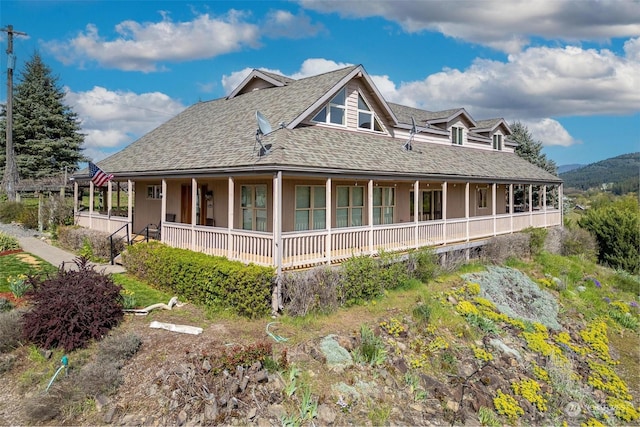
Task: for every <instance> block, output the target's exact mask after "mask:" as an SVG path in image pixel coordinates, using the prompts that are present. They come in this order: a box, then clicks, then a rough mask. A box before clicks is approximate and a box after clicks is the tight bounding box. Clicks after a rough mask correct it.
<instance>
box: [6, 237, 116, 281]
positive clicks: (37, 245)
mask: <svg viewBox="0 0 640 427" xmlns="http://www.w3.org/2000/svg"><path fill="white" fill-rule="evenodd" d="M18 242H19V243H20V247H21V248H22V250H24V251H25V252H29V253H30V254H33V255H35V256H37V257H40V258H42V259H43V260H45V261H47V262H48V263H50V264H52V265H54V266H56V267H60V266H61V265H63V266H64V269H65V270H75V269H77V266H76V263H75V262H74V260H75V259H76V258H77V257H78V256H77V255H76V254H74V253H71V252H67V251H65V250H63V249H60V248H58V247H56V246H53V245H50V244H48V243H47V242H45V241H43V240H40V239H38V238H35V237H19V238H18ZM91 264H92V265H93V266H94V267H95V270H96V271H104V273H106V274H110V273H123V272H124V271H125V269H124V267H123V266H121V265H117V264H116V265H111V264H95V263H91Z"/></svg>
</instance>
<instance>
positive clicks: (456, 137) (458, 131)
mask: <svg viewBox="0 0 640 427" xmlns="http://www.w3.org/2000/svg"><path fill="white" fill-rule="evenodd" d="M463 136H464V128H462V127H456V126H454V127H452V128H451V142H453V144H454V145H462V138H463Z"/></svg>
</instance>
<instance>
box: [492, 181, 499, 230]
mask: <svg viewBox="0 0 640 427" xmlns="http://www.w3.org/2000/svg"><path fill="white" fill-rule="evenodd" d="M497 194H498V192H497V184H496V183H495V182H494V183H493V184H492V185H491V215H493V235H494V236H495V235H496V226H497V223H496V209H497V208H496V206H497V205H496V196H497Z"/></svg>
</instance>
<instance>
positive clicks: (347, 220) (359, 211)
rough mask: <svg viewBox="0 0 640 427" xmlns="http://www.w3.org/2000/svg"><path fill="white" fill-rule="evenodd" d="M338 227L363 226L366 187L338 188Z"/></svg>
mask: <svg viewBox="0 0 640 427" xmlns="http://www.w3.org/2000/svg"><path fill="white" fill-rule="evenodd" d="M336 190H337V192H338V194H337V198H336V227H358V226H360V225H362V224H363V221H362V218H363V214H364V187H357V186H356V187H347V186H340V187H337V188H336Z"/></svg>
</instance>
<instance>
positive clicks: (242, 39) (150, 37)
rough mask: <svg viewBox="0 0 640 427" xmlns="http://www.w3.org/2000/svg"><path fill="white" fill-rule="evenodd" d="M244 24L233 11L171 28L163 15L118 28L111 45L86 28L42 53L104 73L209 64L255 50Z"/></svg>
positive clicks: (253, 30) (255, 33) (253, 29)
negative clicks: (163, 65)
mask: <svg viewBox="0 0 640 427" xmlns="http://www.w3.org/2000/svg"><path fill="white" fill-rule="evenodd" d="M244 18H245V15H244V14H243V13H242V12H238V11H235V10H231V11H229V12H228V13H227V14H226V15H224V16H220V17H212V16H210V15H209V14H202V15H198V16H196V17H195V18H194V19H193V20H192V21H188V22H174V21H172V20H171V19H170V18H169V17H168V16H167V15H166V14H163V18H162V20H161V21H159V22H144V23H139V22H136V21H123V22H121V23H120V24H118V25H116V27H115V31H116V33H117V34H118V37H117V38H116V39H114V40H107V39H105V38H104V37H102V36H100V34H99V32H98V28H97V27H96V26H95V25H93V24H89V25H87V27H86V30H85V31H84V32H81V33H79V34H78V35H77V36H76V37H75V38H73V39H72V40H69V41H52V42H48V43H44V47H45V49H47V50H48V51H50V52H51V53H52V54H53V55H55V57H56V58H57V59H58V60H60V61H61V62H63V63H65V64H71V63H76V62H77V63H83V62H84V61H86V60H87V59H88V60H90V61H96V62H98V63H99V64H100V65H101V66H104V67H107V68H116V69H120V70H127V71H133V70H135V71H144V72H150V71H156V70H158V63H159V62H163V61H173V62H179V61H186V60H193V59H203V58H212V57H215V56H218V55H222V54H225V53H229V52H235V51H239V50H241V49H243V48H245V47H247V46H248V47H256V46H258V41H259V37H260V30H259V28H258V26H256V25H255V24H251V23H248V22H245V21H244Z"/></svg>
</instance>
